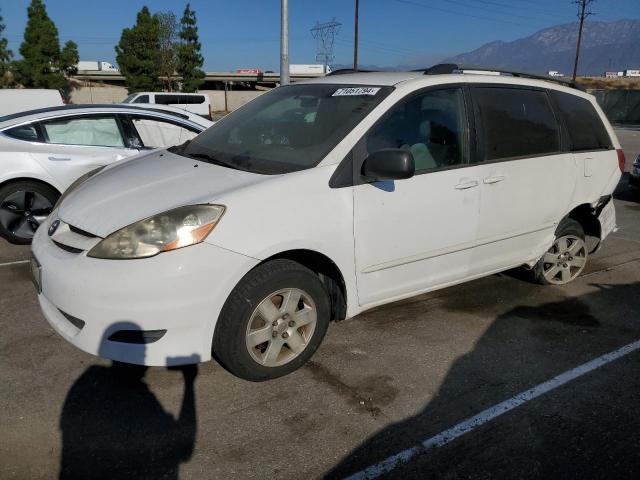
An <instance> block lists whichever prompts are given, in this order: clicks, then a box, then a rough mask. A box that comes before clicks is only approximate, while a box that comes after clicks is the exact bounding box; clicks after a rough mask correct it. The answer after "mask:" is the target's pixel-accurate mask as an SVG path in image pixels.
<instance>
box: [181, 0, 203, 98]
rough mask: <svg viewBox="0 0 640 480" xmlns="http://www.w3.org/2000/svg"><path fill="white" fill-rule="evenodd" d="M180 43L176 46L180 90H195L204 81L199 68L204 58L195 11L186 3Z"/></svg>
mask: <svg viewBox="0 0 640 480" xmlns="http://www.w3.org/2000/svg"><path fill="white" fill-rule="evenodd" d="M180 25H181V29H180V40H181V42H180V44H179V46H178V67H177V70H178V74H179V75H180V76H181V77H182V91H183V92H195V91H197V90H198V87H200V85H202V83H203V82H204V72H203V71H202V70H201V67H202V64H203V63H204V59H203V58H202V55H201V54H200V48H201V45H200V42H199V40H198V27H197V26H196V12H194V11H193V10H191V6H190V5H189V4H188V3H187V6H186V7H185V9H184V14H183V15H182V19H181V20H180Z"/></svg>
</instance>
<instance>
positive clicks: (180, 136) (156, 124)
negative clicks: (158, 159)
mask: <svg viewBox="0 0 640 480" xmlns="http://www.w3.org/2000/svg"><path fill="white" fill-rule="evenodd" d="M131 121H132V122H133V126H134V127H135V128H136V130H137V131H138V135H139V136H140V139H141V140H142V143H143V146H144V147H146V148H161V147H172V146H174V145H179V144H181V143H184V142H186V141H187V140H191V139H192V138H194V137H195V136H196V135H197V133H196V132H193V131H191V130H188V129H186V128H184V127H181V126H180V125H176V124H174V123H171V122H165V121H161V120H157V119H152V118H145V117H132V118H131Z"/></svg>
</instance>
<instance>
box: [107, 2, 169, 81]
mask: <svg viewBox="0 0 640 480" xmlns="http://www.w3.org/2000/svg"><path fill="white" fill-rule="evenodd" d="M159 30H160V25H159V19H158V17H157V16H156V15H153V16H152V15H151V13H150V12H149V9H148V8H147V7H146V6H144V7H142V10H140V11H139V12H138V15H137V17H136V24H135V25H134V26H133V27H132V28H125V29H124V30H122V35H121V36H120V42H119V43H118V45H117V46H116V60H117V62H118V65H119V67H120V71H121V72H122V74H123V75H124V77H125V80H126V82H127V89H128V90H129V93H133V92H140V91H155V90H159V89H160V88H161V87H162V82H161V80H160V78H159V77H160V74H161V69H160V64H159V61H158V59H159V57H160V36H159Z"/></svg>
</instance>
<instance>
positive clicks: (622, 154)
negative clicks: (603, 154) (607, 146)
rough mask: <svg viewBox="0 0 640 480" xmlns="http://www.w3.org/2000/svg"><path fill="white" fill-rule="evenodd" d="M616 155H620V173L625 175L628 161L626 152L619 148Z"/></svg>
mask: <svg viewBox="0 0 640 480" xmlns="http://www.w3.org/2000/svg"><path fill="white" fill-rule="evenodd" d="M616 153H617V154H618V167H620V171H621V172H622V173H624V166H625V164H626V163H627V159H626V158H624V152H623V151H622V149H621V148H618V149H617V150H616Z"/></svg>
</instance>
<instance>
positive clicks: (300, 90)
mask: <svg viewBox="0 0 640 480" xmlns="http://www.w3.org/2000/svg"><path fill="white" fill-rule="evenodd" d="M460 72H461V70H460V68H458V67H455V68H450V69H447V68H444V67H442V66H441V67H438V68H432V69H429V70H427V71H425V72H409V73H398V72H393V73H389V72H387V73H354V74H341V72H337V73H336V72H334V74H332V75H329V76H327V77H324V78H319V79H314V80H312V81H309V82H304V83H296V84H294V85H289V86H285V87H280V88H276V89H274V90H273V91H271V92H269V93H267V94H265V95H263V96H260V97H258V98H257V99H256V100H254V101H252V102H250V103H249V104H247V105H245V106H244V107H242V108H241V109H239V110H237V111H235V112H234V113H232V114H230V115H229V116H227V117H225V118H224V119H223V120H221V121H220V122H218V123H217V124H215V125H214V126H213V127H211V128H210V129H208V130H207V131H205V132H204V133H202V134H200V135H198V136H197V137H196V138H194V139H193V140H191V141H190V142H187V143H185V144H183V145H181V146H178V147H173V148H169V149H167V150H157V151H154V152H150V153H148V154H147V155H142V156H139V157H137V158H135V159H133V160H130V161H127V162H121V163H119V164H115V165H112V166H108V167H106V168H104V169H102V171H100V172H99V173H97V172H93V173H92V174H87V175H85V177H84V178H82V179H81V180H79V181H78V182H76V183H75V184H74V185H73V186H72V187H70V188H69V189H68V190H67V192H66V193H65V195H64V196H63V198H62V199H61V200H60V201H59V202H58V204H57V206H56V207H55V209H54V211H53V213H52V214H51V215H50V217H49V219H48V220H47V221H46V222H45V224H44V225H43V226H42V227H41V228H39V229H38V230H37V232H36V236H35V239H34V242H33V246H32V252H33V259H32V272H33V277H34V282H35V285H36V288H37V291H38V299H39V302H40V305H41V307H42V311H43V312H44V315H45V317H46V318H47V320H48V321H49V323H50V324H51V325H52V326H53V328H54V329H55V330H56V331H57V332H58V333H59V334H60V335H62V336H63V337H64V338H65V339H67V340H68V341H69V342H71V343H73V344H74V345H76V346H77V347H79V348H81V349H83V350H85V351H87V352H89V353H92V354H95V355H100V356H101V357H105V358H110V359H114V360H118V361H123V362H131V363H138V364H144V365H177V364H184V363H189V362H194V361H205V360H209V359H211V358H212V356H213V357H215V358H216V359H217V360H218V361H219V362H220V363H221V364H222V365H223V366H224V367H225V368H227V369H228V370H229V371H231V372H232V373H234V374H235V375H238V376H240V377H242V378H244V379H248V380H252V381H261V380H266V379H270V378H274V377H278V376H281V375H284V374H287V373H289V372H292V371H293V370H295V369H297V368H298V367H300V366H301V365H303V364H304V363H305V362H306V361H307V360H308V359H309V358H310V357H311V355H312V354H313V352H314V351H315V350H316V349H317V348H318V346H319V345H320V342H321V340H322V338H323V337H324V334H325V332H326V330H327V327H328V326H329V323H330V321H331V320H340V319H344V318H348V317H353V316H354V315H357V314H359V313H361V312H363V311H365V310H368V309H370V308H372V307H376V306H378V305H382V304H385V303H389V302H393V301H396V300H400V299H403V298H407V297H411V296H415V295H418V294H421V293H424V292H428V291H431V290H435V289H439V288H443V287H447V286H450V285H454V284H457V283H461V282H466V281H469V280H473V279H476V278H479V277H482V276H486V275H491V274H493V273H496V272H500V271H504V270H507V269H512V268H514V267H523V268H525V269H528V270H529V271H530V274H531V277H532V278H533V279H535V280H536V281H538V282H540V283H543V284H554V285H562V284H566V283H568V282H570V281H572V280H573V279H575V278H576V277H577V276H578V275H579V274H580V273H581V272H582V270H583V269H584V267H585V263H586V262H587V259H588V257H589V255H590V254H591V253H592V252H593V250H591V251H590V250H589V248H588V246H587V243H586V242H585V237H586V236H589V237H595V239H597V240H598V241H599V242H600V241H602V240H604V239H605V238H606V237H607V235H608V234H609V233H610V232H612V231H613V229H614V228H615V210H614V207H613V202H612V197H611V196H612V192H613V191H614V188H615V187H616V185H617V184H618V180H619V179H620V176H621V169H622V166H623V165H624V156H623V154H622V151H621V150H620V145H619V143H618V140H617V139H616V137H615V135H614V133H613V130H612V129H611V126H610V125H609V123H608V122H607V120H606V118H605V116H604V114H603V113H602V111H601V110H600V108H599V107H598V105H597V104H596V102H595V100H594V98H593V97H592V96H591V95H588V94H586V93H584V92H582V91H579V90H577V89H575V88H571V87H569V86H564V85H560V84H558V83H552V82H550V81H543V80H538V79H531V78H525V77H524V76H523V75H522V74H513V75H511V76H509V75H501V76H496V75H470V74H469V75H468V74H463V73H460Z"/></svg>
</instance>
